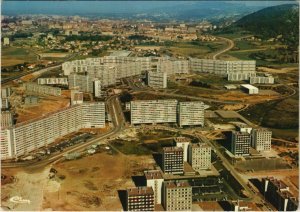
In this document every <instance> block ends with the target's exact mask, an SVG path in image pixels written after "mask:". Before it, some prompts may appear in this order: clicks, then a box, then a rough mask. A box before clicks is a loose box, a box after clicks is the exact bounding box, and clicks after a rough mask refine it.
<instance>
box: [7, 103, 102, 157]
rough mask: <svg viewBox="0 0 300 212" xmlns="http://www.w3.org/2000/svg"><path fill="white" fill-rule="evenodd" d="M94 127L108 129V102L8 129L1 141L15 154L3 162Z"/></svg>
mask: <svg viewBox="0 0 300 212" xmlns="http://www.w3.org/2000/svg"><path fill="white" fill-rule="evenodd" d="M90 127H100V128H102V127H105V104H104V102H91V103H83V104H80V105H74V106H71V107H68V108H65V109H62V110H60V111H58V112H55V113H50V114H48V115H46V116H43V117H40V118H37V119H33V120H29V121H27V122H22V123H19V124H16V125H14V126H13V127H11V128H6V129H4V130H6V131H5V132H6V135H5V137H4V140H2V141H1V144H3V145H2V146H1V149H2V148H4V149H8V148H9V146H11V147H12V149H13V151H10V152H9V151H8V155H7V154H6V155H1V160H2V159H8V158H14V157H19V156H22V155H26V154H28V153H29V152H31V151H33V150H36V149H38V148H41V147H44V146H47V145H48V144H51V143H52V142H54V141H55V140H56V139H57V138H59V137H61V136H64V135H67V134H69V133H71V132H74V131H77V130H79V129H81V128H90ZM1 151H2V150H1Z"/></svg>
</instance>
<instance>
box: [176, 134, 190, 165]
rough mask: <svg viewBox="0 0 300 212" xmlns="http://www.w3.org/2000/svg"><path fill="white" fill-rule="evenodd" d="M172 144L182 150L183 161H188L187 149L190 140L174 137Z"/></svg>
mask: <svg viewBox="0 0 300 212" xmlns="http://www.w3.org/2000/svg"><path fill="white" fill-rule="evenodd" d="M174 142H175V144H176V146H177V147H181V148H182V149H183V161H184V162H187V161H188V148H189V144H190V142H191V139H190V138H187V137H176V138H174Z"/></svg>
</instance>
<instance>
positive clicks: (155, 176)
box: [144, 170, 164, 204]
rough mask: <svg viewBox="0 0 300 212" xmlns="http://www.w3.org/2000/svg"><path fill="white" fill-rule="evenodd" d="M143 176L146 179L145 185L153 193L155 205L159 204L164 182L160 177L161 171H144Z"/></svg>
mask: <svg viewBox="0 0 300 212" xmlns="http://www.w3.org/2000/svg"><path fill="white" fill-rule="evenodd" d="M144 176H145V179H146V185H147V186H148V187H152V189H153V191H154V200H155V201H154V202H155V204H161V199H162V196H161V194H162V184H163V182H164V178H163V176H162V173H161V171H159V170H149V171H144Z"/></svg>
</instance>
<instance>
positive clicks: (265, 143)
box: [251, 128, 272, 152]
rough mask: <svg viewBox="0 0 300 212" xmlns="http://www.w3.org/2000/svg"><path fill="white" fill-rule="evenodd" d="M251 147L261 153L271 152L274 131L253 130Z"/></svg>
mask: <svg viewBox="0 0 300 212" xmlns="http://www.w3.org/2000/svg"><path fill="white" fill-rule="evenodd" d="M251 135H252V136H251V146H252V147H253V148H254V149H256V150H257V151H259V152H264V151H271V140H272V131H270V130H267V129H262V128H259V129H252V132H251Z"/></svg>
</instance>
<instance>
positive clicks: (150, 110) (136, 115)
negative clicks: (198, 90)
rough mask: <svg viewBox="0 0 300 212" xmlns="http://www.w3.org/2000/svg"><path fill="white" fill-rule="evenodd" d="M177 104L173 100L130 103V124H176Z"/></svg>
mask: <svg viewBox="0 0 300 212" xmlns="http://www.w3.org/2000/svg"><path fill="white" fill-rule="evenodd" d="M177 103H178V102H177V100H174V99H166V100H136V101H131V102H130V108H131V109H130V112H131V124H147V123H148V124H156V123H176V109H177Z"/></svg>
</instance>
